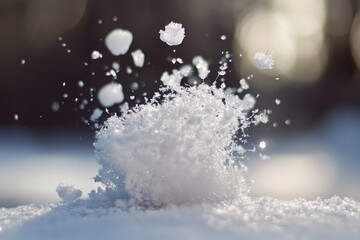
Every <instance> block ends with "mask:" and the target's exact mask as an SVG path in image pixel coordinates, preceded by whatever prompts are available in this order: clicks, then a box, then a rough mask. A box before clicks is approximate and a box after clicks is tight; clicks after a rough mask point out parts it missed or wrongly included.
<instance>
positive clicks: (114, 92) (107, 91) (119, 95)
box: [98, 83, 124, 107]
mask: <svg viewBox="0 0 360 240" xmlns="http://www.w3.org/2000/svg"><path fill="white" fill-rule="evenodd" d="M98 99H99V102H100V104H101V105H102V106H103V107H111V106H112V105H114V104H117V103H121V102H122V101H123V100H124V93H123V91H122V85H121V84H120V83H108V84H106V85H104V86H103V87H102V88H101V89H100V90H99V93H98Z"/></svg>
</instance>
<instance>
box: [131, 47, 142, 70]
mask: <svg viewBox="0 0 360 240" xmlns="http://www.w3.org/2000/svg"><path fill="white" fill-rule="evenodd" d="M131 56H132V58H133V61H134V64H135V66H136V67H140V68H141V67H143V66H144V62H145V54H144V53H143V52H142V51H141V49H137V50H135V51H134V52H132V53H131Z"/></svg>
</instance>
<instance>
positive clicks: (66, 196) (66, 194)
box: [56, 184, 82, 202]
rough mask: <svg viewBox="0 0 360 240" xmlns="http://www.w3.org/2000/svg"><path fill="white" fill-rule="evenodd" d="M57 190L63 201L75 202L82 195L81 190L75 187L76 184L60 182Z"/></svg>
mask: <svg viewBox="0 0 360 240" xmlns="http://www.w3.org/2000/svg"><path fill="white" fill-rule="evenodd" d="M56 192H57V193H58V195H59V197H60V198H61V200H62V201H63V202H73V201H75V200H77V199H78V198H79V197H81V195H82V192H81V190H79V189H76V188H74V186H68V185H65V184H60V185H59V186H58V187H57V188H56Z"/></svg>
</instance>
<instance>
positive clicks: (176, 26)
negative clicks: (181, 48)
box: [159, 22, 185, 46]
mask: <svg viewBox="0 0 360 240" xmlns="http://www.w3.org/2000/svg"><path fill="white" fill-rule="evenodd" d="M159 33H160V40H161V41H163V42H165V43H166V44H167V45H169V46H175V45H180V44H181V43H182V42H183V40H184V38H185V29H184V28H183V27H182V24H180V23H174V22H171V23H169V24H168V25H166V26H165V29H164V30H160V31H159Z"/></svg>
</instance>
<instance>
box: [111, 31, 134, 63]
mask: <svg viewBox="0 0 360 240" xmlns="http://www.w3.org/2000/svg"><path fill="white" fill-rule="evenodd" d="M132 40H133V35H132V33H131V32H130V31H128V30H124V29H121V28H118V29H115V30H113V31H112V32H110V33H109V34H108V35H107V36H106V38H105V45H106V47H107V48H108V49H109V51H110V52H111V54H112V55H114V56H119V55H124V54H126V53H127V51H128V50H129V48H130V45H131V43H132Z"/></svg>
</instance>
